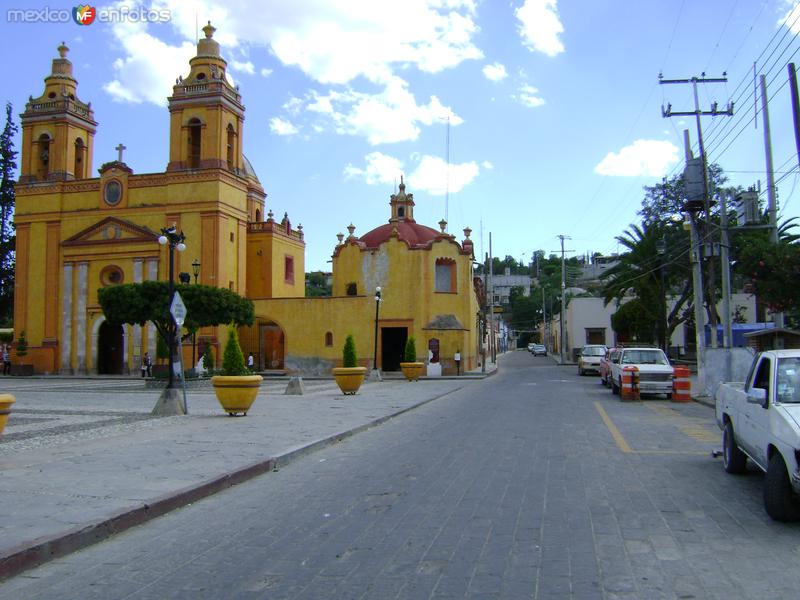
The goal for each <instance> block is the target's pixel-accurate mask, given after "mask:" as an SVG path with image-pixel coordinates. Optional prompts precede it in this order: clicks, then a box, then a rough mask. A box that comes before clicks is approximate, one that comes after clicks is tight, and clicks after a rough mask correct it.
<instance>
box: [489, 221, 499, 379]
mask: <svg viewBox="0 0 800 600" xmlns="http://www.w3.org/2000/svg"><path fill="white" fill-rule="evenodd" d="M493 263H494V257H493V256H492V232H491V231H490V232H489V353H490V354H491V357H492V362H493V363H497V347H496V346H495V337H494V265H493Z"/></svg>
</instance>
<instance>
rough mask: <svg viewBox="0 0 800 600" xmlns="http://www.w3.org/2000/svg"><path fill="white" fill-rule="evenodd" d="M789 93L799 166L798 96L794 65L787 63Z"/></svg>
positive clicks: (799, 115)
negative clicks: (790, 95)
mask: <svg viewBox="0 0 800 600" xmlns="http://www.w3.org/2000/svg"><path fill="white" fill-rule="evenodd" d="M789 87H790V88H791V89H790V90H789V91H790V92H791V94H792V115H793V116H794V143H795V145H796V146H797V160H798V164H800V96H798V93H797V71H796V70H795V68H794V63H789Z"/></svg>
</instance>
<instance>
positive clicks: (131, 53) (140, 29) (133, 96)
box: [103, 22, 195, 106]
mask: <svg viewBox="0 0 800 600" xmlns="http://www.w3.org/2000/svg"><path fill="white" fill-rule="evenodd" d="M112 31H113V32H114V36H115V37H116V39H117V41H118V42H119V43H120V45H121V46H122V47H123V49H124V50H125V52H126V54H127V56H126V57H125V58H117V59H116V60H115V61H114V62H113V69H114V79H112V80H111V81H109V82H108V83H106V84H105V85H103V89H104V90H105V91H106V92H108V93H109V94H110V95H111V97H112V98H113V99H114V100H117V101H122V102H134V103H139V102H152V103H153V104H158V105H160V106H166V104H167V96H170V95H172V86H173V85H174V84H175V79H176V78H177V77H178V76H179V75H185V74H187V73H188V72H189V59H190V58H191V57H192V56H194V54H195V50H194V46H193V45H192V44H191V43H189V42H185V43H183V44H181V45H180V46H170V45H169V44H166V43H164V42H162V41H161V40H159V39H158V38H156V37H154V36H152V35H150V34H149V33H147V31H146V26H145V25H143V24H140V23H129V22H124V23H117V24H115V25H114V26H113V27H112Z"/></svg>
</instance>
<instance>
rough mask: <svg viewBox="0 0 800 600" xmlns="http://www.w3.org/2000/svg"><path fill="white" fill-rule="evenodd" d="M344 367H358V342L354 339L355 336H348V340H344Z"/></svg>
mask: <svg viewBox="0 0 800 600" xmlns="http://www.w3.org/2000/svg"><path fill="white" fill-rule="evenodd" d="M342 366H343V367H345V368H351V367H357V366H358V356H357V355H356V341H355V340H354V339H353V334H348V335H347V338H346V339H345V340H344V349H343V350H342Z"/></svg>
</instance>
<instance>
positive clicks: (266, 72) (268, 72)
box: [261, 68, 272, 77]
mask: <svg viewBox="0 0 800 600" xmlns="http://www.w3.org/2000/svg"><path fill="white" fill-rule="evenodd" d="M270 75H272V69H267V68H264V69H261V76H262V77H269V76H270Z"/></svg>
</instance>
